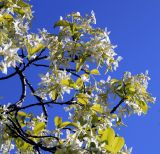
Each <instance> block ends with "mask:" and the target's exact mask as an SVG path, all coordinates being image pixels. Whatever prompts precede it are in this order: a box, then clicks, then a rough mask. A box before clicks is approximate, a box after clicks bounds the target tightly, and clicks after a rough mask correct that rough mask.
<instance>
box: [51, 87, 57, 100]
mask: <svg viewBox="0 0 160 154" xmlns="http://www.w3.org/2000/svg"><path fill="white" fill-rule="evenodd" d="M57 96H58V94H57V90H56V89H54V90H53V91H52V100H53V101H55V100H56V99H57Z"/></svg>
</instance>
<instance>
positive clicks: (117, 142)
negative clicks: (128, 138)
mask: <svg viewBox="0 0 160 154" xmlns="http://www.w3.org/2000/svg"><path fill="white" fill-rule="evenodd" d="M123 146H124V138H123V137H115V139H114V142H113V145H112V147H113V149H114V152H119V151H120V150H121V149H122V147H123Z"/></svg>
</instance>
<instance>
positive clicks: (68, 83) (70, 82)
mask: <svg viewBox="0 0 160 154" xmlns="http://www.w3.org/2000/svg"><path fill="white" fill-rule="evenodd" d="M61 84H62V85H65V86H67V87H70V88H76V84H75V83H74V81H73V80H72V79H63V80H61Z"/></svg>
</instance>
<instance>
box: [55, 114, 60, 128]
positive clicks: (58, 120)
mask: <svg viewBox="0 0 160 154" xmlns="http://www.w3.org/2000/svg"><path fill="white" fill-rule="evenodd" d="M54 123H55V125H56V126H57V127H59V126H60V124H61V123H62V118H61V117H58V116H56V117H55V118H54Z"/></svg>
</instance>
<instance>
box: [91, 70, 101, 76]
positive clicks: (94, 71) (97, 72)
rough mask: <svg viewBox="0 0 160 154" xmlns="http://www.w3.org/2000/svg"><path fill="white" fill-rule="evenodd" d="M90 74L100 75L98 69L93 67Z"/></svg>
mask: <svg viewBox="0 0 160 154" xmlns="http://www.w3.org/2000/svg"><path fill="white" fill-rule="evenodd" d="M90 74H94V75H100V73H99V71H98V70H97V69H93V70H91V71H90Z"/></svg>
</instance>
